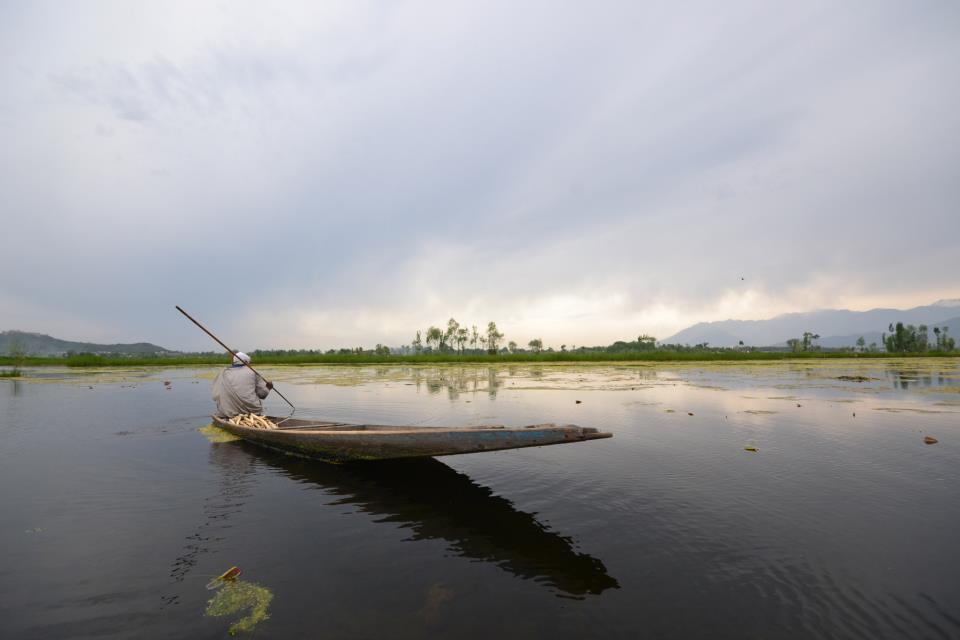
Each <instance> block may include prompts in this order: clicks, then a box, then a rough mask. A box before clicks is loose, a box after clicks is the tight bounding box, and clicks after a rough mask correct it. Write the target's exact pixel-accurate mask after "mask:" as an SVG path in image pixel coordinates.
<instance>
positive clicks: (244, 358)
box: [233, 351, 250, 364]
mask: <svg viewBox="0 0 960 640" xmlns="http://www.w3.org/2000/svg"><path fill="white" fill-rule="evenodd" d="M244 363H246V364H250V356H248V355H247V354H245V353H244V352H243V351H237V355H235V356H233V364H244Z"/></svg>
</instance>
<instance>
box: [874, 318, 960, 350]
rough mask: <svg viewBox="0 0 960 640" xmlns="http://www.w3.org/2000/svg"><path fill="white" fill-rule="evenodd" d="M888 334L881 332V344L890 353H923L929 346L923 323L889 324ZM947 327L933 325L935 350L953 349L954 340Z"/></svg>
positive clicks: (928, 337)
mask: <svg viewBox="0 0 960 640" xmlns="http://www.w3.org/2000/svg"><path fill="white" fill-rule="evenodd" d="M889 329H890V335H887V334H886V333H884V334H883V344H884V345H885V346H886V348H887V351H888V352H890V353H925V352H926V351H927V350H929V348H930V336H929V334H928V333H927V331H928V327H927V325H925V324H922V325H920V326H919V327H915V326H913V325H912V324H908V325H906V326H904V324H903V323H902V322H898V323H897V324H896V326H894V325H893V324H891V325H890V327H889ZM948 332H949V328H948V327H943V328H940V327H934V328H933V334H934V336H935V337H936V340H937V343H936V344H937V346H936V350H937V351H947V352H949V351H953V349H954V346H955V342H954V339H953V338H951V337H950V336H949V335H948Z"/></svg>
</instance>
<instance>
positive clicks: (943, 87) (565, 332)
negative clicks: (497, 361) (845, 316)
mask: <svg viewBox="0 0 960 640" xmlns="http://www.w3.org/2000/svg"><path fill="white" fill-rule="evenodd" d="M275 4H276V5H281V8H274V6H273V5H275ZM268 7H269V8H268ZM720 7H722V9H721V8H720ZM958 79H960V3H957V2H956V1H955V0H943V1H933V2H925V1H922V0H918V1H915V2H902V1H900V0H898V1H896V2H884V1H882V0H870V1H865V2H835V1H830V2H769V1H767V0H762V1H757V2H725V3H719V4H718V3H716V2H712V1H708V2H673V1H671V2H637V1H630V2H579V3H578V2H570V3H557V2H543V3H536V2H521V3H517V2H502V3H501V2H472V3H463V4H460V3H456V2H436V1H434V2H423V3H420V2H383V3H379V2H378V3H363V2H355V1H350V2H344V3H337V2H326V1H325V2H304V3H303V4H302V5H301V4H298V3H290V2H288V3H263V2H249V3H241V2H223V3H221V2H216V3H213V2H210V3H198V2H193V1H191V2H183V3H174V2H156V3H152V5H151V3H145V2H126V1H118V2H84V3H68V2H49V3H47V2H35V1H29V2H10V1H9V0H4V1H3V2H2V3H0V134H2V149H3V150H2V152H0V224H2V227H0V228H2V230H3V236H2V237H3V244H2V247H3V251H2V256H3V276H2V278H0V330H3V329H22V330H28V331H39V332H42V333H50V334H53V335H55V336H57V337H63V338H67V339H75V340H90V341H139V340H146V341H150V342H155V343H158V344H161V345H163V346H166V347H169V348H176V349H208V348H212V343H210V342H209V340H208V339H207V338H206V337H205V336H203V335H202V334H200V333H199V331H197V330H196V329H195V328H194V327H193V326H192V325H189V324H188V323H187V322H186V321H185V320H184V319H183V318H182V317H180V316H179V314H177V313H176V311H175V310H174V308H173V306H174V305H175V304H179V305H181V306H183V307H185V308H186V309H187V310H188V311H191V312H193V313H194V315H196V316H197V317H199V318H200V319H201V320H204V321H206V322H207V323H208V324H209V325H210V326H211V328H213V329H214V330H216V331H219V332H220V333H222V334H223V336H224V337H225V338H226V339H227V340H228V341H229V342H231V343H232V344H234V345H235V346H237V347H238V348H245V349H253V348H256V347H261V348H265V347H283V348H295V347H305V348H316V347H321V348H329V347H340V346H356V345H363V346H366V347H372V346H373V345H374V344H375V343H377V342H382V343H386V344H391V345H399V344H402V343H409V342H410V340H411V339H412V338H413V334H414V332H415V331H416V329H418V328H420V329H424V328H426V327H427V326H429V325H431V324H435V325H438V326H439V325H441V324H442V323H443V324H445V323H446V320H447V319H448V318H449V317H451V316H453V317H455V318H456V319H457V320H459V321H460V322H461V323H464V324H468V325H469V324H477V325H485V324H486V322H487V321H489V320H495V321H496V322H497V324H498V326H499V327H500V329H501V331H503V332H504V333H506V335H507V340H510V339H512V340H515V341H517V342H518V343H520V344H526V342H527V341H528V340H530V339H531V338H536V337H541V338H543V339H544V342H545V343H546V344H548V345H553V346H556V347H558V346H559V345H560V344H561V343H566V344H567V345H571V344H577V345H581V344H606V343H609V342H611V341H613V340H615V339H631V338H633V337H635V336H636V335H637V334H639V333H642V332H646V333H650V334H653V335H656V336H658V337H661V338H665V337H667V336H669V335H670V334H672V333H673V332H675V331H677V330H679V329H681V328H683V327H685V326H687V325H689V324H691V323H694V322H697V321H702V320H721V319H726V318H742V319H759V318H766V317H770V316H772V315H775V314H777V313H783V312H788V311H805V310H811V309H816V308H824V307H846V308H853V309H867V308H871V307H876V306H892V307H908V306H915V305H918V304H925V303H929V302H933V301H935V300H937V299H939V298H955V297H960V276H958V274H960V242H958V240H960V82H958Z"/></svg>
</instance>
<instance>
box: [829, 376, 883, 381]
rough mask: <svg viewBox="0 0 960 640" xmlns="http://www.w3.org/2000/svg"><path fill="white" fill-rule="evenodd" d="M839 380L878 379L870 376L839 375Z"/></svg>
mask: <svg viewBox="0 0 960 640" xmlns="http://www.w3.org/2000/svg"><path fill="white" fill-rule="evenodd" d="M837 380H844V381H846V382H869V381H871V380H876V378H868V377H867V376H837Z"/></svg>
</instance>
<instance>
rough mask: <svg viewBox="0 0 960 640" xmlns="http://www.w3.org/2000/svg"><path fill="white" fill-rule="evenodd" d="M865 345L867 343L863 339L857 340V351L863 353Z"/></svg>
mask: <svg viewBox="0 0 960 640" xmlns="http://www.w3.org/2000/svg"><path fill="white" fill-rule="evenodd" d="M866 344H867V341H866V340H864V339H863V336H860V337H859V338H857V351H863V348H864V346H865V345H866Z"/></svg>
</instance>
